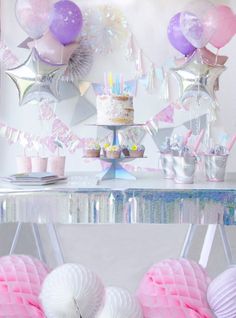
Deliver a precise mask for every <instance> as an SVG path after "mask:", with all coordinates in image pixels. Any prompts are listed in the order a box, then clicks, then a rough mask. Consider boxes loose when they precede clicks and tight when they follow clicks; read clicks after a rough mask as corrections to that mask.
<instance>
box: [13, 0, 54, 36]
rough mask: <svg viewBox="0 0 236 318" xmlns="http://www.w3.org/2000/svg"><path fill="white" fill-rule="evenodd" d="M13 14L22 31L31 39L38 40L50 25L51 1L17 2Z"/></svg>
mask: <svg viewBox="0 0 236 318" xmlns="http://www.w3.org/2000/svg"><path fill="white" fill-rule="evenodd" d="M15 13H16V18H17V20H18V22H19V24H20V25H21V27H22V29H23V30H24V31H25V32H26V33H27V34H28V35H29V36H30V37H31V38H33V39H38V38H40V37H41V36H42V35H43V34H44V33H45V32H46V31H47V30H48V28H49V25H50V23H51V13H52V6H51V1H49V0H17V1H16V6H15Z"/></svg>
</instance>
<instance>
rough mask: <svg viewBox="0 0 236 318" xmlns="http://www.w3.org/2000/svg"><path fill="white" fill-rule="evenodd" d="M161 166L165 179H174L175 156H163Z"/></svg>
mask: <svg viewBox="0 0 236 318" xmlns="http://www.w3.org/2000/svg"><path fill="white" fill-rule="evenodd" d="M161 166H162V170H163V173H164V178H165V179H173V178H174V172H173V156H172V154H170V153H162V154H161Z"/></svg>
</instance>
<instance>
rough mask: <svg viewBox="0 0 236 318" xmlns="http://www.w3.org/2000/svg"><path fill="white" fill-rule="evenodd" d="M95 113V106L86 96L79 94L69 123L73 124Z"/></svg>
mask: <svg viewBox="0 0 236 318" xmlns="http://www.w3.org/2000/svg"><path fill="white" fill-rule="evenodd" d="M95 114H96V107H95V106H94V105H93V104H92V103H90V102H89V101H88V100H87V98H85V97H83V96H79V99H78V102H77V104H76V106H75V110H74V113H73V116H72V120H71V125H72V126H75V125H78V124H79V123H81V122H83V121H85V120H86V119H88V118H90V117H92V116H93V115H95Z"/></svg>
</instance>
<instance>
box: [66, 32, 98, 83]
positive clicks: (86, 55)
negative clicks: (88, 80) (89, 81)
mask: <svg viewBox="0 0 236 318" xmlns="http://www.w3.org/2000/svg"><path fill="white" fill-rule="evenodd" d="M92 64H93V52H92V48H91V46H90V44H89V42H88V40H86V39H85V38H84V37H81V38H80V39H79V42H78V47H77V49H76V50H75V51H74V53H73V54H72V55H71V58H70V60H69V63H68V66H67V68H66V71H65V73H64V74H63V76H62V78H61V79H62V80H63V81H66V82H74V81H76V80H81V79H83V78H84V77H85V76H86V75H87V74H88V73H89V71H90V69H91V67H92Z"/></svg>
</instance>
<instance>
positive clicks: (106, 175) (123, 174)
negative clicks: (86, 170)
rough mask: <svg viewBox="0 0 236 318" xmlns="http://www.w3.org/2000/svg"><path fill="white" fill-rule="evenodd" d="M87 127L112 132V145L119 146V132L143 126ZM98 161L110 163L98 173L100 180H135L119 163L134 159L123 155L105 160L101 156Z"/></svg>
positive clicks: (96, 125) (99, 125)
mask: <svg viewBox="0 0 236 318" xmlns="http://www.w3.org/2000/svg"><path fill="white" fill-rule="evenodd" d="M89 126H95V127H103V128H106V129H109V130H111V131H112V133H113V136H112V145H116V146H120V141H119V134H118V132H119V130H122V129H125V128H128V127H137V126H143V124H128V125H102V124H92V125H89ZM142 158H145V157H141V158H138V159H142ZM99 159H100V160H103V161H106V162H108V163H110V164H111V165H110V167H108V168H107V169H105V170H104V171H102V172H101V173H99V175H98V177H99V179H100V180H111V179H124V180H136V177H135V176H134V175H133V174H132V173H130V172H128V171H127V170H126V169H125V168H123V167H122V165H121V162H127V161H131V160H134V159H136V158H131V157H126V156H124V155H123V154H122V155H121V157H120V158H118V159H110V158H106V157H105V156H101V157H100V158H99Z"/></svg>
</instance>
